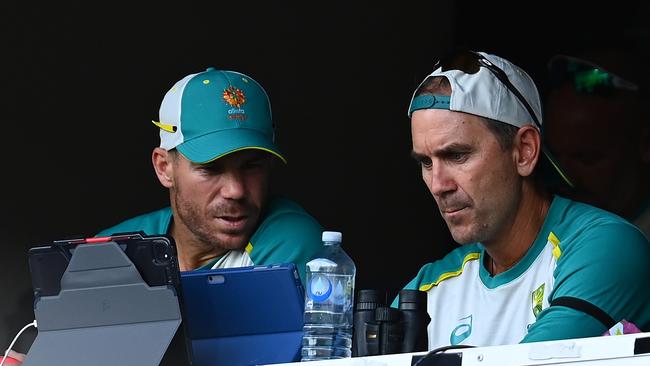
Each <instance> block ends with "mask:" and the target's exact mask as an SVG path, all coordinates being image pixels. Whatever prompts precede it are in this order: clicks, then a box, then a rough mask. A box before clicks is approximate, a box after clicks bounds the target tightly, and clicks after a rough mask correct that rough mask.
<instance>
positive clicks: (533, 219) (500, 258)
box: [484, 184, 552, 276]
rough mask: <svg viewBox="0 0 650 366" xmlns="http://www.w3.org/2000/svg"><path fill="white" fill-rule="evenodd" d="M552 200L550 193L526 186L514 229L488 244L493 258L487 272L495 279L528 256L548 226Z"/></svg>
mask: <svg viewBox="0 0 650 366" xmlns="http://www.w3.org/2000/svg"><path fill="white" fill-rule="evenodd" d="M551 199H552V198H551V196H550V195H549V194H548V193H545V192H540V191H538V190H537V189H535V187H533V186H532V184H525V187H524V190H523V194H522V200H521V202H520V203H519V206H518V208H517V212H516V215H515V217H514V219H513V222H512V225H511V226H509V227H508V228H507V229H506V230H505V232H504V233H502V234H501V235H500V237H499V238H497V240H494V241H490V242H487V243H484V244H485V251H486V252H487V254H488V255H489V256H490V258H488V259H487V260H488V262H487V263H486V264H488V265H487V268H488V269H489V270H491V272H492V275H493V276H494V275H497V274H499V273H503V272H505V271H507V270H508V269H510V268H512V267H514V266H515V265H516V264H517V263H518V262H519V261H520V260H521V259H522V258H523V257H524V256H525V255H526V253H527V252H528V249H530V247H531V246H532V245H533V243H534V241H535V238H537V235H538V234H539V231H540V229H541V227H542V225H543V224H544V220H545V219H546V214H547V213H548V209H549V207H550V205H551Z"/></svg>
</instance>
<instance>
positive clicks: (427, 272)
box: [417, 244, 482, 291]
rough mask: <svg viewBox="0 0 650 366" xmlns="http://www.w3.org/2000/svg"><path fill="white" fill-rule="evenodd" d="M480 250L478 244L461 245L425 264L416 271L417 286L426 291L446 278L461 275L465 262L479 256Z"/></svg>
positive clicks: (477, 258) (474, 259)
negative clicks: (440, 257)
mask: <svg viewBox="0 0 650 366" xmlns="http://www.w3.org/2000/svg"><path fill="white" fill-rule="evenodd" d="M481 252H482V249H481V246H480V245H479V244H467V245H461V246H460V247H458V248H456V249H454V250H452V251H451V252H449V253H448V254H447V255H446V256H444V257H443V258H442V259H439V260H436V261H434V262H431V263H427V264H425V265H424V266H423V267H422V268H421V269H420V271H419V273H418V276H417V287H418V288H419V289H420V290H421V291H428V290H430V289H431V288H432V287H435V286H437V285H439V284H440V283H441V282H443V281H445V280H447V279H450V278H454V277H459V276H461V275H462V274H463V273H464V270H465V266H466V264H467V263H469V262H472V261H477V260H479V259H480V258H481Z"/></svg>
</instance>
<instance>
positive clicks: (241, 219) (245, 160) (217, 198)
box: [170, 150, 272, 250]
mask: <svg viewBox="0 0 650 366" xmlns="http://www.w3.org/2000/svg"><path fill="white" fill-rule="evenodd" d="M271 159H272V157H271V155H270V154H268V153H266V152H263V151H259V150H242V151H238V152H234V153H232V154H228V155H226V156H224V157H222V158H219V159H217V160H215V161H213V162H210V163H207V164H195V163H192V162H190V161H189V160H187V159H186V158H185V157H183V156H182V155H181V154H179V153H177V154H176V157H175V159H174V162H173V186H172V187H171V188H170V190H171V197H172V205H173V206H174V208H175V212H174V214H175V216H174V220H175V221H178V220H180V221H182V223H183V224H184V225H185V226H186V227H187V228H188V229H189V231H190V232H191V233H192V234H193V235H194V236H195V237H196V238H197V239H199V240H200V241H201V242H203V243H205V244H208V245H211V246H214V247H216V248H219V249H223V250H231V249H241V248H243V247H244V246H245V245H246V244H247V243H248V240H249V239H250V236H251V235H252V233H253V232H254V230H255V228H256V227H257V224H258V222H259V220H260V215H261V212H262V207H263V205H264V203H265V201H266V197H267V186H268V180H269V171H270V165H271Z"/></svg>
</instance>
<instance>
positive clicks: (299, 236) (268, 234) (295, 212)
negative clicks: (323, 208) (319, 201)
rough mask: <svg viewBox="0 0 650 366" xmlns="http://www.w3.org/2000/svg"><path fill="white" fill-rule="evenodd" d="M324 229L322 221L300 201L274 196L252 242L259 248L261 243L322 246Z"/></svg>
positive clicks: (264, 244) (265, 244)
mask: <svg viewBox="0 0 650 366" xmlns="http://www.w3.org/2000/svg"><path fill="white" fill-rule="evenodd" d="M322 230H323V228H322V226H321V225H320V223H319V222H318V221H317V220H316V219H315V218H314V217H313V216H312V215H310V214H309V213H308V212H307V211H306V210H305V209H304V208H303V207H302V206H300V205H299V204H298V203H296V202H294V201H292V200H289V199H286V198H282V197H274V198H272V199H271V200H270V201H269V205H268V208H267V211H266V214H265V215H264V217H263V218H262V220H261V221H260V223H259V225H258V227H257V229H256V230H255V233H254V234H253V236H252V237H251V239H250V242H251V244H252V245H253V246H254V247H257V248H259V246H258V245H260V244H262V245H263V246H267V244H273V245H274V246H278V245H283V244H286V243H291V244H295V243H303V245H310V246H320V245H321V241H320V235H321V232H322Z"/></svg>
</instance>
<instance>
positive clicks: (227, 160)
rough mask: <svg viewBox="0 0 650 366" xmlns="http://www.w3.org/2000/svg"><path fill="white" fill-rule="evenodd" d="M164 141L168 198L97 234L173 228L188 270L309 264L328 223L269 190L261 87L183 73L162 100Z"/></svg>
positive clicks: (157, 154)
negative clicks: (151, 209)
mask: <svg viewBox="0 0 650 366" xmlns="http://www.w3.org/2000/svg"><path fill="white" fill-rule="evenodd" d="M154 124H155V125H156V126H158V127H159V128H160V147H157V148H155V149H154V150H153V153H152V158H151V159H152V163H153V167H154V170H155V171H156V175H157V176H158V180H159V181H160V183H161V184H162V185H163V186H164V187H166V188H168V189H169V197H170V203H171V206H170V207H167V208H163V209H161V210H158V211H154V212H151V213H147V214H144V215H141V216H138V217H135V218H132V219H130V220H127V221H125V222H122V223H120V224H118V225H117V226H114V227H111V228H109V229H106V230H104V231H102V232H100V233H99V234H98V235H100V236H103V235H111V234H114V233H118V232H132V231H144V232H145V233H146V234H149V235H154V234H170V235H171V236H173V238H174V239H175V241H176V245H177V250H178V259H179V265H180V269H181V271H189V270H194V269H207V268H226V267H242V266H250V265H258V264H274V263H286V262H292V263H295V264H296V266H297V267H298V270H299V272H300V275H301V278H302V279H303V282H304V271H305V263H306V262H307V261H309V260H310V259H311V258H312V257H313V256H314V255H315V254H316V252H317V251H318V250H319V249H320V247H321V241H320V235H321V231H322V228H321V226H320V225H319V223H318V222H317V221H316V220H315V219H314V218H313V217H312V216H310V215H309V214H308V213H307V212H305V210H303V209H302V208H301V207H300V206H299V205H298V204H296V203H294V202H292V201H289V200H286V199H281V198H271V197H268V193H267V192H268V182H269V172H270V169H271V166H272V163H273V160H274V159H275V158H277V159H280V160H281V161H283V162H286V161H285V159H284V157H283V156H282V154H280V152H279V150H278V149H277V147H276V146H275V144H274V142H273V140H274V126H273V121H272V117H271V106H270V103H269V99H268V96H267V94H266V92H265V91H264V89H263V88H262V87H261V86H260V84H258V83H257V82H256V81H255V80H253V79H252V78H250V77H248V76H246V75H243V74H241V73H238V72H233V71H222V70H215V69H213V68H209V69H207V70H206V71H205V72H201V73H197V74H192V75H188V76H186V77H184V78H183V79H181V80H180V81H178V82H177V83H176V84H175V85H174V86H173V87H172V88H171V89H170V90H169V91H168V92H167V94H166V95H165V97H164V99H163V101H162V104H161V106H160V120H159V121H157V122H154Z"/></svg>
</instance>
